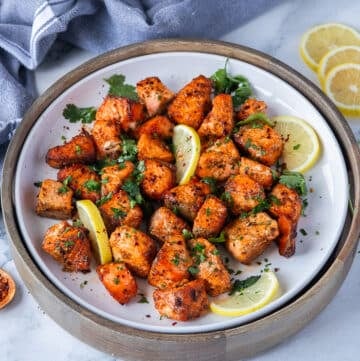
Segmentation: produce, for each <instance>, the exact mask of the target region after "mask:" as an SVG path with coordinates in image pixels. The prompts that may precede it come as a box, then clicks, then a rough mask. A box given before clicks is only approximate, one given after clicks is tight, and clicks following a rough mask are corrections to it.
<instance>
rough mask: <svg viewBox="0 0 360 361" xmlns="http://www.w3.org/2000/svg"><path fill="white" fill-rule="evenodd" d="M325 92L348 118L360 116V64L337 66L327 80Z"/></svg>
mask: <svg viewBox="0 0 360 361" xmlns="http://www.w3.org/2000/svg"><path fill="white" fill-rule="evenodd" d="M324 91H325V93H326V95H328V96H329V98H330V99H331V100H332V101H333V102H334V103H335V105H336V106H337V107H338V109H339V110H340V111H341V112H342V113H343V114H344V115H347V116H354V117H356V116H359V115H360V64H354V63H346V64H341V65H338V66H335V67H334V68H333V69H331V70H330V71H329V73H328V75H327V76H326V78H325V84H324Z"/></svg>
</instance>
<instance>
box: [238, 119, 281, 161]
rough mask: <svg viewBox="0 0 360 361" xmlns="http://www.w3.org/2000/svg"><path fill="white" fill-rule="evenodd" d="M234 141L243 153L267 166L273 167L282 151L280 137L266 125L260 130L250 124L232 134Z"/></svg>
mask: <svg viewBox="0 0 360 361" xmlns="http://www.w3.org/2000/svg"><path fill="white" fill-rule="evenodd" d="M234 141H235V143H237V144H238V145H239V147H240V148H241V150H242V151H243V152H245V153H247V154H248V155H249V156H250V157H251V158H253V159H255V160H257V161H259V162H261V163H264V164H265V165H267V166H271V165H274V164H275V163H276V162H277V160H278V159H279V158H280V156H281V154H282V152H283V149H284V142H283V140H282V138H281V135H280V134H279V133H278V132H277V131H276V130H275V129H274V128H271V127H269V126H268V125H266V124H264V125H262V127H260V128H258V127H256V128H254V127H252V126H251V124H249V125H244V126H242V127H240V129H239V131H238V132H237V133H236V134H234Z"/></svg>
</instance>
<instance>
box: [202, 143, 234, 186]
mask: <svg viewBox="0 0 360 361" xmlns="http://www.w3.org/2000/svg"><path fill="white" fill-rule="evenodd" d="M239 161H240V154H239V151H238V150H237V148H236V146H235V144H234V143H233V141H232V140H231V139H229V138H227V137H225V138H221V139H218V140H217V141H215V143H214V144H212V145H210V146H209V147H207V148H205V149H204V150H203V151H202V153H201V154H200V159H199V163H198V166H197V169H196V175H197V176H198V177H200V178H207V177H210V178H214V179H215V180H217V181H224V180H226V179H227V178H229V177H230V176H231V175H232V174H237V173H238V169H239V164H238V163H239Z"/></svg>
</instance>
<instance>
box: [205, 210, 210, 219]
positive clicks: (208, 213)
mask: <svg viewBox="0 0 360 361" xmlns="http://www.w3.org/2000/svg"><path fill="white" fill-rule="evenodd" d="M205 214H206V216H207V217H209V216H210V215H211V209H210V208H206V209H205Z"/></svg>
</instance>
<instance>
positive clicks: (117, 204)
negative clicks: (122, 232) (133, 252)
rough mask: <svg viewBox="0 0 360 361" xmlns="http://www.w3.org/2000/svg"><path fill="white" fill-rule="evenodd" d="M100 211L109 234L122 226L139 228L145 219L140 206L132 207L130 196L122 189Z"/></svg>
mask: <svg viewBox="0 0 360 361" xmlns="http://www.w3.org/2000/svg"><path fill="white" fill-rule="evenodd" d="M99 210H100V212H101V216H102V218H103V220H104V223H105V226H106V229H107V231H108V233H109V234H110V233H111V232H112V231H113V230H114V229H115V228H116V227H117V226H121V225H125V226H131V227H134V228H138V227H140V224H141V221H142V217H143V212H142V210H141V208H140V207H139V206H138V205H135V206H133V207H131V203H130V198H129V195H128V194H127V193H126V192H125V191H123V190H121V189H120V190H119V191H118V192H117V193H115V194H113V195H112V196H111V197H110V199H109V200H108V201H106V202H105V203H103V204H102V205H101V206H100V207H99Z"/></svg>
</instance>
